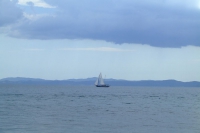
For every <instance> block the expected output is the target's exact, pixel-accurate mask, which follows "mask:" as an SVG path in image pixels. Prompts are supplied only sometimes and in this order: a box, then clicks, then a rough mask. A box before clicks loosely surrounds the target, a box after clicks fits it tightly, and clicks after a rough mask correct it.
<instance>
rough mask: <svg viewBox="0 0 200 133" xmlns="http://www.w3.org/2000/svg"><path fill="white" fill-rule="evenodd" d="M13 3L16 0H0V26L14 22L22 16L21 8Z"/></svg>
mask: <svg viewBox="0 0 200 133" xmlns="http://www.w3.org/2000/svg"><path fill="white" fill-rule="evenodd" d="M15 5H16V1H10V0H0V26H4V25H8V24H11V23H14V22H15V21H17V20H18V19H20V18H22V16H23V14H22V10H20V9H19V8H17V7H16V6H15Z"/></svg>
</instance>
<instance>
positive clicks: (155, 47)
mask: <svg viewBox="0 0 200 133" xmlns="http://www.w3.org/2000/svg"><path fill="white" fill-rule="evenodd" d="M100 72H101V73H102V75H103V77H104V78H115V79H126V80H168V79H175V80H178V81H200V76H199V75H200V0H140V1H138V0H117V1H114V0H101V1H97V0H81V1H78V0H59V1H56V0H0V79H2V78H6V77H31V78H42V79H52V80H55V79H57V80H63V79H73V78H88V77H97V76H98V75H99V73H100Z"/></svg>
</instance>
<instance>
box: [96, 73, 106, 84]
mask: <svg viewBox="0 0 200 133" xmlns="http://www.w3.org/2000/svg"><path fill="white" fill-rule="evenodd" d="M95 85H96V87H109V85H108V84H105V83H104V81H103V78H102V75H101V73H100V74H99V77H98V78H97V80H96V82H95Z"/></svg>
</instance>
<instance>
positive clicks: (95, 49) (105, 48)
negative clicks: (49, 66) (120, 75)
mask: <svg viewBox="0 0 200 133" xmlns="http://www.w3.org/2000/svg"><path fill="white" fill-rule="evenodd" d="M60 50H67V51H104V52H131V51H132V52H133V51H134V50H127V49H119V48H112V47H96V48H63V49H60Z"/></svg>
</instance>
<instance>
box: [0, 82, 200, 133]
mask: <svg viewBox="0 0 200 133" xmlns="http://www.w3.org/2000/svg"><path fill="white" fill-rule="evenodd" d="M0 133H200V88H184V87H183V88H173V87H170V88H166V87H123V86H121V87H114V86H111V87H109V88H96V87H93V86H64V85H54V86H51V85H0Z"/></svg>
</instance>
